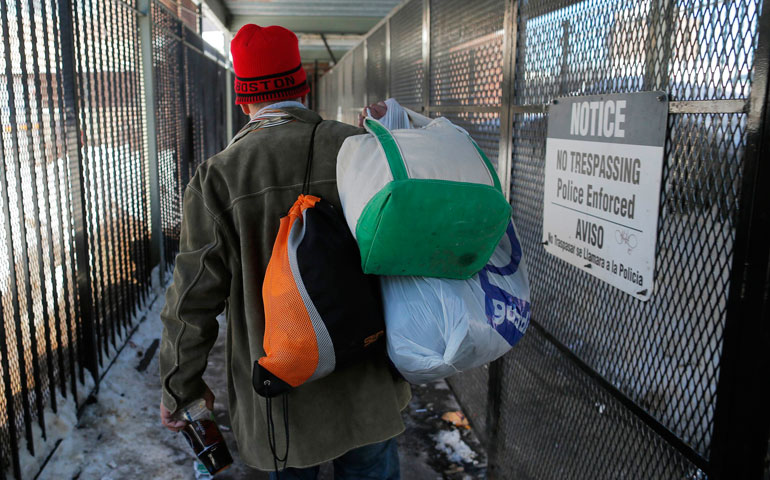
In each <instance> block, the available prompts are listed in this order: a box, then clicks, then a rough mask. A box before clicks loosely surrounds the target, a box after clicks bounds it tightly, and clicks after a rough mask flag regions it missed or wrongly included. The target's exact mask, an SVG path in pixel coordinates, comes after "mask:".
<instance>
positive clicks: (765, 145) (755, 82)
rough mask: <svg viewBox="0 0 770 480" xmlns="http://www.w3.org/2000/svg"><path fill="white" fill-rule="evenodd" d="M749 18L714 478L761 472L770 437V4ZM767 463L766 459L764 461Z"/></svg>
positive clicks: (713, 448) (713, 454)
mask: <svg viewBox="0 0 770 480" xmlns="http://www.w3.org/2000/svg"><path fill="white" fill-rule="evenodd" d="M768 3H769V2H767V1H764V0H763V2H762V5H761V6H760V11H761V12H762V13H761V15H760V17H759V23H758V25H757V34H758V40H757V48H756V50H755V51H754V64H753V66H752V73H753V78H752V83H751V93H750V95H749V100H748V110H747V114H748V115H747V117H748V118H747V121H746V127H747V133H746V158H745V160H744V165H743V183H742V185H741V196H740V203H739V204H738V205H739V209H738V214H739V218H738V223H737V227H736V232H735V237H736V238H735V247H734V250H733V263H732V269H731V273H730V293H729V296H728V299H727V311H726V321H725V329H724V337H723V340H722V356H721V358H720V363H719V379H718V383H717V396H716V408H715V411H714V431H713V436H712V441H711V457H710V459H709V463H710V468H711V472H709V473H710V474H711V475H712V476H713V477H714V478H717V479H729V478H761V477H762V470H763V464H764V463H765V458H766V455H767V454H768V441H769V440H770V408H768V403H767V402H768V399H770V242H768V241H767V238H768V236H770V212H768V209H767V207H768V205H770V189H768V188H767V185H768V182H770V165H768V159H769V158H770V108H768V88H769V87H770V85H768V70H769V69H770V11H768V8H770V4H768ZM768 468H769V469H770V467H768Z"/></svg>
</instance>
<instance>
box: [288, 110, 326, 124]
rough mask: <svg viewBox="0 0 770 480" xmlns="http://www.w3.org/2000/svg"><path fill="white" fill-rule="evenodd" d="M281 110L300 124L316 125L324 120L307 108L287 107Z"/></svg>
mask: <svg viewBox="0 0 770 480" xmlns="http://www.w3.org/2000/svg"><path fill="white" fill-rule="evenodd" d="M281 110H283V111H284V112H286V113H288V114H289V115H291V116H292V117H294V118H296V119H297V120H299V121H300V122H305V123H312V124H316V123H318V122H320V121H321V120H323V119H322V118H321V116H320V115H318V114H317V113H315V112H314V111H312V110H308V109H307V108H299V107H285V108H282V109H281Z"/></svg>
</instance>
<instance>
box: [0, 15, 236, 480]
mask: <svg viewBox="0 0 770 480" xmlns="http://www.w3.org/2000/svg"><path fill="white" fill-rule="evenodd" d="M151 19H155V20H156V21H155V22H152V21H151ZM0 38H2V40H1V41H0V52H1V53H0V128H2V131H0V152H1V154H2V156H1V157H0V300H1V301H0V474H2V475H6V474H7V475H8V476H9V477H10V476H14V477H15V478H22V477H25V478H27V477H32V476H34V475H35V474H36V473H37V468H36V466H37V465H40V464H42V463H43V462H44V461H45V459H46V457H47V455H48V454H49V453H50V447H51V446H52V445H51V444H52V443H53V441H55V440H56V438H55V435H56V434H57V432H55V431H54V432H53V433H51V432H50V431H46V426H47V422H46V417H48V419H49V420H50V419H51V417H52V416H57V415H62V416H65V417H68V418H69V417H71V416H72V415H74V411H75V409H77V408H78V407H81V406H82V405H83V404H84V402H85V400H86V398H87V396H88V395H90V394H91V393H92V392H93V391H94V389H95V388H98V382H99V380H100V377H101V375H102V374H103V373H104V371H105V370H106V369H107V368H108V367H109V365H110V363H111V361H112V360H113V359H114V358H115V356H116V353H117V351H118V350H119V349H120V348H121V346H122V345H123V342H124V341H125V339H126V338H127V336H128V334H129V333H130V332H131V331H132V329H133V328H135V327H136V325H137V324H138V321H139V319H140V318H141V307H142V305H143V304H144V302H145V301H146V300H148V299H149V298H150V297H151V296H152V295H153V294H154V292H152V291H151V284H152V281H151V269H152V267H153V266H154V265H157V264H158V262H159V261H160V260H161V259H163V257H164V255H163V254H164V253H165V254H166V255H165V261H164V262H161V268H160V270H161V271H164V270H165V269H166V268H168V266H169V265H170V264H171V263H173V255H174V254H175V252H176V248H177V244H178V232H179V221H180V220H181V218H180V217H181V214H180V211H179V207H180V203H181V195H182V191H183V189H184V186H185V185H186V183H187V181H188V180H189V178H190V175H191V174H192V172H193V171H194V168H195V167H196V166H197V164H198V163H200V162H201V161H203V160H204V159H205V158H207V157H209V156H211V155H213V154H214V153H215V152H217V151H219V150H220V149H221V148H223V146H224V143H225V142H226V140H227V138H226V137H229V135H230V133H231V132H226V131H225V130H226V125H228V124H229V123H230V122H228V121H227V120H226V119H227V118H228V117H229V116H230V115H231V112H230V109H229V108H228V105H227V101H226V98H225V97H226V92H227V91H228V90H229V88H230V84H229V80H227V78H228V76H229V75H230V74H229V72H228V70H227V68H226V65H227V63H226V61H225V59H224V58H223V57H222V56H221V55H219V54H218V53H216V52H213V51H211V50H210V48H209V47H208V46H204V44H203V42H202V40H201V39H200V37H199V36H198V35H197V34H196V33H195V32H192V31H190V30H189V29H188V28H186V27H184V26H183V25H182V22H181V21H180V20H178V19H177V18H175V17H173V16H172V15H170V14H169V13H168V12H167V11H166V10H165V7H163V6H161V5H160V4H158V3H152V2H150V1H149V0H129V1H122V0H0ZM145 49H146V51H145ZM148 53H149V54H148ZM148 82H149V85H148ZM156 99H157V102H156ZM156 126H158V127H159V128H155V127H156ZM204 126H205V127H204ZM158 145H160V147H161V148H160V149H159V148H158ZM156 158H158V161H156V160H155V159H156ZM158 171H160V172H161V174H160V175H158ZM161 211H162V212H164V216H163V218H161V216H160V214H159V212H161ZM156 225H157V227H156ZM161 226H162V228H161ZM161 231H162V232H163V234H164V235H161V234H160V232H161ZM161 242H163V245H164V247H165V248H161V247H160V246H161ZM52 438H53V440H51V439H52ZM43 440H47V441H48V442H47V443H43ZM41 444H42V447H41ZM20 457H25V458H26V459H27V462H26V463H22V462H20ZM30 458H32V460H30Z"/></svg>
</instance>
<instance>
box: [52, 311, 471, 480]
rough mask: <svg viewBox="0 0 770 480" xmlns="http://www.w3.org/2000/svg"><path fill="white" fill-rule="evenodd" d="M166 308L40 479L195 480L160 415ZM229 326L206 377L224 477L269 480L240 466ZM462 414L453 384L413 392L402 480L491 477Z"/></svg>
mask: <svg viewBox="0 0 770 480" xmlns="http://www.w3.org/2000/svg"><path fill="white" fill-rule="evenodd" d="M162 303H163V296H160V297H159V299H158V300H156V301H155V302H154V303H153V304H152V305H151V307H150V310H149V311H148V314H147V316H146V318H145V320H144V321H143V322H142V323H141V324H140V325H139V326H138V328H137V329H136V331H135V332H134V334H133V335H132V336H131V338H130V339H129V340H128V341H127V342H126V344H125V347H124V348H123V350H122V351H121V352H120V354H119V356H118V358H117V359H116V361H115V363H114V364H113V365H112V367H111V368H110V370H109V371H108V372H107V374H106V375H105V377H104V378H103V380H102V382H101V385H100V391H99V394H98V401H97V402H94V403H92V404H89V405H87V406H86V407H85V408H84V409H83V413H82V415H81V418H80V419H79V421H78V424H77V427H76V428H75V429H74V430H73V431H72V433H71V434H70V435H69V436H68V437H67V438H65V439H64V440H63V441H62V442H61V444H60V445H59V446H58V448H57V449H56V451H55V452H54V454H53V455H52V457H51V459H50V461H49V462H48V464H47V465H46V466H45V468H44V469H43V470H42V472H41V474H40V476H39V477H38V478H41V479H56V480H60V479H89V480H90V479H101V480H119V479H126V480H135V479H136V480H138V479H142V480H144V479H148V478H158V479H160V478H162V479H164V480H166V479H167V480H173V479H180V480H192V479H194V478H195V475H194V471H193V457H192V451H191V450H190V448H189V446H188V445H187V444H186V443H185V442H184V440H183V439H182V438H181V435H180V434H174V433H172V432H169V431H168V430H166V429H164V428H163V427H162V426H161V425H160V420H159V418H158V404H159V399H160V379H159V377H158V352H157V348H154V347H153V345H154V344H156V340H158V339H159V338H160V335H161V331H162V324H161V321H160V317H159V313H160V310H161V309H162ZM225 328H226V326H225V324H224V321H220V332H219V337H218V339H217V343H216V345H215V346H214V348H213V350H212V352H211V355H210V357H209V366H208V369H207V370H206V373H205V375H204V380H205V381H206V383H207V384H208V385H209V386H210V387H211V389H212V391H213V392H214V394H215V395H216V397H217V401H216V403H215V409H214V415H215V417H216V419H217V422H218V423H219V425H220V427H221V429H222V431H223V434H224V436H225V440H226V441H227V444H228V446H229V448H230V451H231V453H232V455H233V458H234V460H235V462H234V464H233V466H232V467H230V468H229V469H228V470H226V471H224V472H222V473H221V474H219V475H217V476H216V478H217V479H222V480H225V479H255V480H257V479H260V480H261V479H267V478H268V475H267V474H266V473H264V472H260V471H256V470H253V469H251V468H249V467H247V466H246V465H244V464H243V463H242V462H241V461H240V458H239V456H238V449H237V445H236V443H235V439H234V438H233V435H232V430H231V428H230V418H229V415H228V413H227V410H226V408H227V407H226V395H227V390H226V386H225V385H226V375H225V355H224V350H225V348H224V342H225ZM455 410H459V407H458V405H457V403H456V401H455V398H454V396H453V395H452V392H451V390H449V387H448V386H447V384H446V383H445V382H437V383H433V384H429V385H422V386H414V387H413V398H412V401H411V402H410V404H409V406H408V407H407V409H406V410H405V411H404V421H405V424H406V426H407V430H406V432H405V433H404V434H403V435H401V436H400V437H399V446H400V452H401V478H402V479H404V480H424V479H451V480H459V479H475V478H484V476H485V473H486V457H485V455H484V452H483V449H482V448H481V445H480V444H479V442H478V440H477V439H476V436H475V435H474V433H473V430H466V429H462V428H457V427H455V426H453V425H451V424H449V423H447V422H445V421H443V420H441V415H442V414H443V413H445V412H447V411H455ZM440 449H441V450H440ZM450 457H454V461H453V460H452V459H450ZM319 478H321V479H331V478H333V472H332V468H331V466H330V465H328V464H327V465H324V466H322V468H321V475H320V477H319Z"/></svg>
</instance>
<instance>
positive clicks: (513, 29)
mask: <svg viewBox="0 0 770 480" xmlns="http://www.w3.org/2000/svg"><path fill="white" fill-rule="evenodd" d="M518 12H519V2H518V0H508V1H506V3H505V17H504V20H503V22H504V24H503V25H504V38H503V85H502V88H503V91H502V105H501V109H500V147H499V157H498V160H497V172H498V175H499V176H500V185H501V186H503V193H504V194H505V198H506V199H507V200H508V201H510V193H511V162H512V155H513V112H512V111H511V105H512V104H513V85H514V81H515V76H516V49H517V43H516V40H517V33H518V30H517V27H518ZM504 361H505V359H504V358H501V359H498V360H495V361H494V362H492V363H490V365H489V380H488V384H487V417H486V432H487V462H488V465H489V467H488V469H487V478H489V479H490V480H495V479H497V478H502V477H501V475H500V474H499V472H498V469H497V466H498V454H499V452H498V444H499V433H500V412H501V409H502V403H503V369H504V364H503V362H504Z"/></svg>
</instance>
